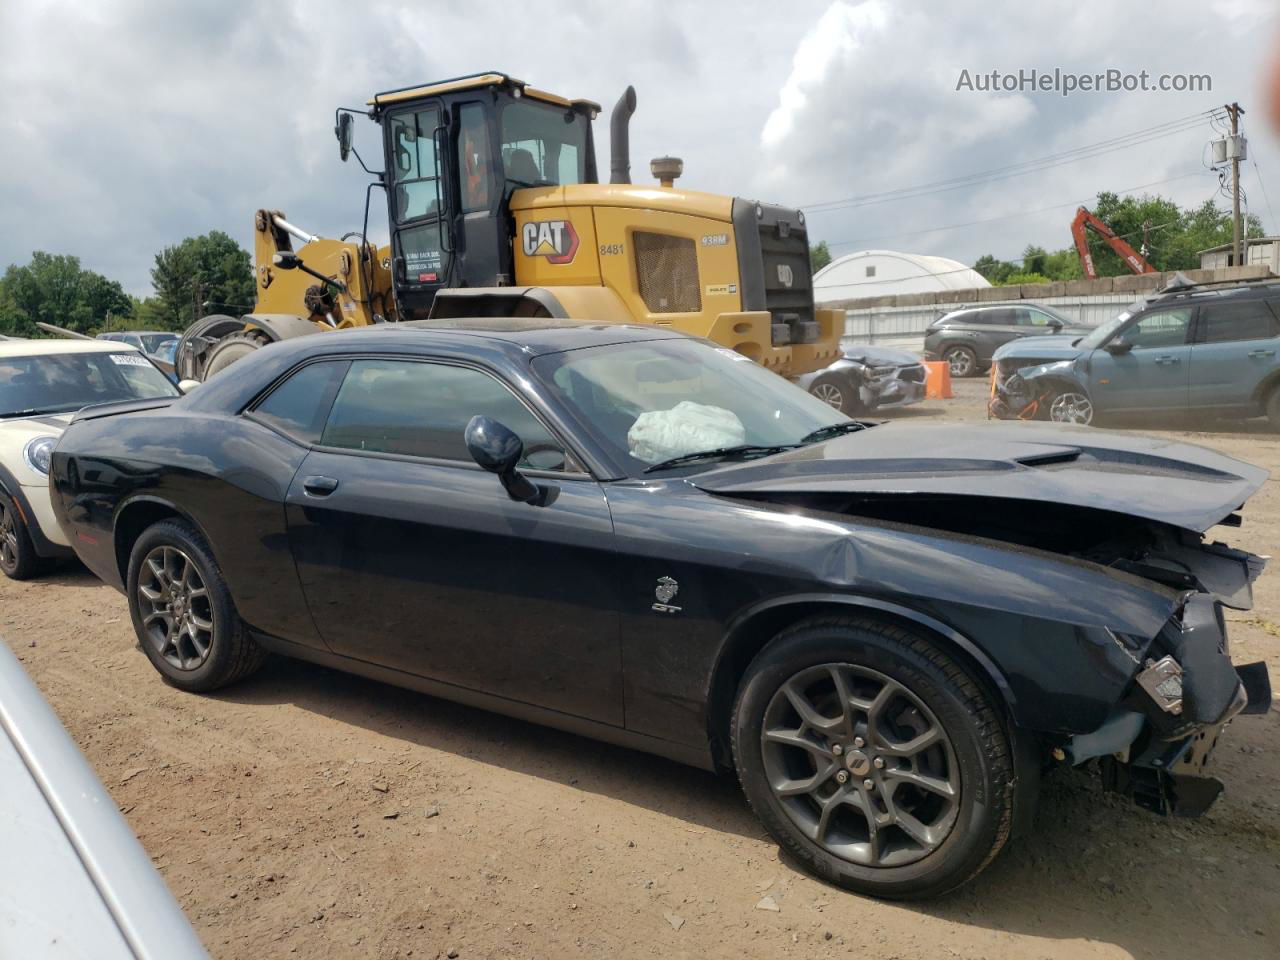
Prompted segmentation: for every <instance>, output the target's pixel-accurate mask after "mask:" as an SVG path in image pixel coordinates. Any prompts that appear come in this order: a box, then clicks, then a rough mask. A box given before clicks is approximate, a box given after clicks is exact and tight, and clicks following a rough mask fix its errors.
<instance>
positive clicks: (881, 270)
mask: <svg viewBox="0 0 1280 960" xmlns="http://www.w3.org/2000/svg"><path fill="white" fill-rule="evenodd" d="M989 286H991V284H990V283H989V282H987V279H986V278H985V277H984V276H983V275H982V274H980V273H978V272H977V271H976V270H974V269H973V268H972V267H966V266H965V265H964V264H963V263H960V262H959V261H958V260H949V259H948V258H946V257H927V256H924V255H922V254H917V253H898V252H897V251H895V250H861V251H859V252H858V253H850V254H848V255H846V256H843V257H841V258H840V259H838V260H832V261H831V262H830V263H829V264H827V265H826V266H825V267H823V268H822V269H821V270H819V271H818V272H817V273H815V274H814V275H813V294H814V299H815V300H817V302H818V303H831V302H832V301H835V300H856V299H858V298H860V297H882V296H888V295H890V294H895V293H936V292H938V291H941V290H967V289H970V288H973V287H989Z"/></svg>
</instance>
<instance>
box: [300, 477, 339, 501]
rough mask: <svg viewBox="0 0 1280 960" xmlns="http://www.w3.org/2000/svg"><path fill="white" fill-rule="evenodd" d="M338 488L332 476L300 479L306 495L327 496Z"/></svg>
mask: <svg viewBox="0 0 1280 960" xmlns="http://www.w3.org/2000/svg"><path fill="white" fill-rule="evenodd" d="M337 489H338V481H337V480H335V479H333V477H307V478H306V479H305V480H303V481H302V492H303V493H305V494H306V495H307V496H308V497H327V496H328V495H329V494H331V493H333V491H335V490H337Z"/></svg>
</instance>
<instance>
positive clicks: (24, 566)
mask: <svg viewBox="0 0 1280 960" xmlns="http://www.w3.org/2000/svg"><path fill="white" fill-rule="evenodd" d="M44 567H45V564H44V561H43V560H41V559H40V556H39V555H38V554H37V553H36V548H35V544H34V543H32V542H31V534H30V533H29V532H28V531H27V525H26V523H25V522H23V519H22V514H21V513H19V512H18V507H17V505H16V504H15V503H14V502H13V501H12V500H11V499H9V497H7V496H6V495H4V494H2V493H0V573H3V574H4V575H5V576H6V577H8V578H9V579H10V580H29V579H31V578H32V577H34V576H35V575H36V574H38V573H40V572H41V571H42V570H43V569H44Z"/></svg>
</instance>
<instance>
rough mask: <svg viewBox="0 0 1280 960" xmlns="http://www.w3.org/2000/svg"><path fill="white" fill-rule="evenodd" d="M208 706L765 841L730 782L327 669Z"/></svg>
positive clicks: (286, 671)
mask: <svg viewBox="0 0 1280 960" xmlns="http://www.w3.org/2000/svg"><path fill="white" fill-rule="evenodd" d="M212 696H213V697H215V698H217V699H226V700H229V701H233V702H236V703H242V704H278V703H290V704H293V705H295V706H297V707H300V708H302V709H304V710H308V711H310V712H313V713H318V714H322V715H324V716H327V717H329V718H331V719H334V720H337V721H339V722H341V723H347V724H353V725H356V726H359V727H362V728H364V729H366V730H369V731H371V732H374V733H378V734H380V735H383V736H387V737H395V738H397V739H400V740H403V741H406V742H408V743H411V744H414V745H416V746H421V747H429V748H431V749H435V750H445V751H448V752H450V753H453V754H455V755H457V756H461V757H466V758H468V759H470V760H474V761H476V762H477V763H483V764H489V765H492V766H497V767H502V768H503V769H506V770H509V771H512V772H515V773H522V774H526V775H529V776H534V777H538V778H540V779H543V780H548V781H552V782H555V783H561V784H564V785H566V786H571V787H573V788H574V789H577V790H585V791H588V792H591V793H597V794H602V795H605V796H608V797H611V798H614V799H619V800H623V801H625V802H627V803H634V804H638V805H640V806H643V807H646V808H648V809H650V810H653V811H655V812H658V813H662V814H665V815H668V816H672V817H677V818H679V819H681V820H684V821H686V822H688V823H690V824H693V825H696V826H699V827H703V828H706V829H709V830H716V831H720V832H725V833H731V834H736V835H738V836H742V837H749V838H761V837H763V836H764V831H763V829H762V828H761V827H760V825H759V824H758V823H757V822H756V820H755V818H754V817H753V816H752V815H751V812H750V811H749V810H748V809H747V806H746V802H745V801H744V800H743V799H742V794H741V792H740V791H739V790H738V785H737V782H736V781H735V780H734V779H733V778H731V777H722V776H716V775H715V774H712V773H709V772H707V771H703V770H697V769H695V768H692V767H687V766H685V765H683V764H679V763H676V762H675V761H672V760H667V759H665V758H663V757H658V756H653V755H651V754H646V753H641V752H639V751H636V750H629V749H627V748H624V747H617V746H613V745H612V744H607V743H602V742H600V741H597V740H591V739H588V738H586V737H580V736H577V735H575V734H572V733H565V732H563V731H559V730H553V729H551V728H549V727H542V726H538V725H536V724H531V723H526V722H524V721H522V720H517V719H514V718H512V717H506V716H502V715H500V714H496V713H491V712H489V711H487V710H481V709H478V708H475V707H469V706H466V705H464V704H459V703H453V702H451V701H449V700H442V699H439V698H437V697H432V696H430V695H429V694H425V693H419V692H417V691H414V690H408V689H404V688H401V687H396V686H392V685H390V684H384V683H381V682H379V681H376V680H369V679H366V678H364V677H359V676H356V675H354V674H347V673H343V672H341V671H338V670H333V669H330V668H328V667H321V666H317V665H315V664H311V663H306V662H303V661H294V660H288V659H285V658H283V657H273V658H272V659H271V660H270V661H269V662H268V663H267V665H266V666H265V667H264V668H263V669H262V670H261V671H260V672H259V673H258V674H256V675H254V676H253V677H252V678H250V679H248V680H246V681H244V682H242V683H239V684H237V685H236V686H234V687H231V688H228V689H227V690H222V691H218V692H217V693H215V694H212Z"/></svg>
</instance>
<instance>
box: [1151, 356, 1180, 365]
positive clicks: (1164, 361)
mask: <svg viewBox="0 0 1280 960" xmlns="http://www.w3.org/2000/svg"><path fill="white" fill-rule="evenodd" d="M1181 362H1182V361H1181V360H1179V359H1178V358H1177V357H1170V356H1164V357H1156V363H1158V364H1159V365H1160V366H1162V367H1170V366H1173V364H1175V363H1181Z"/></svg>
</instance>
